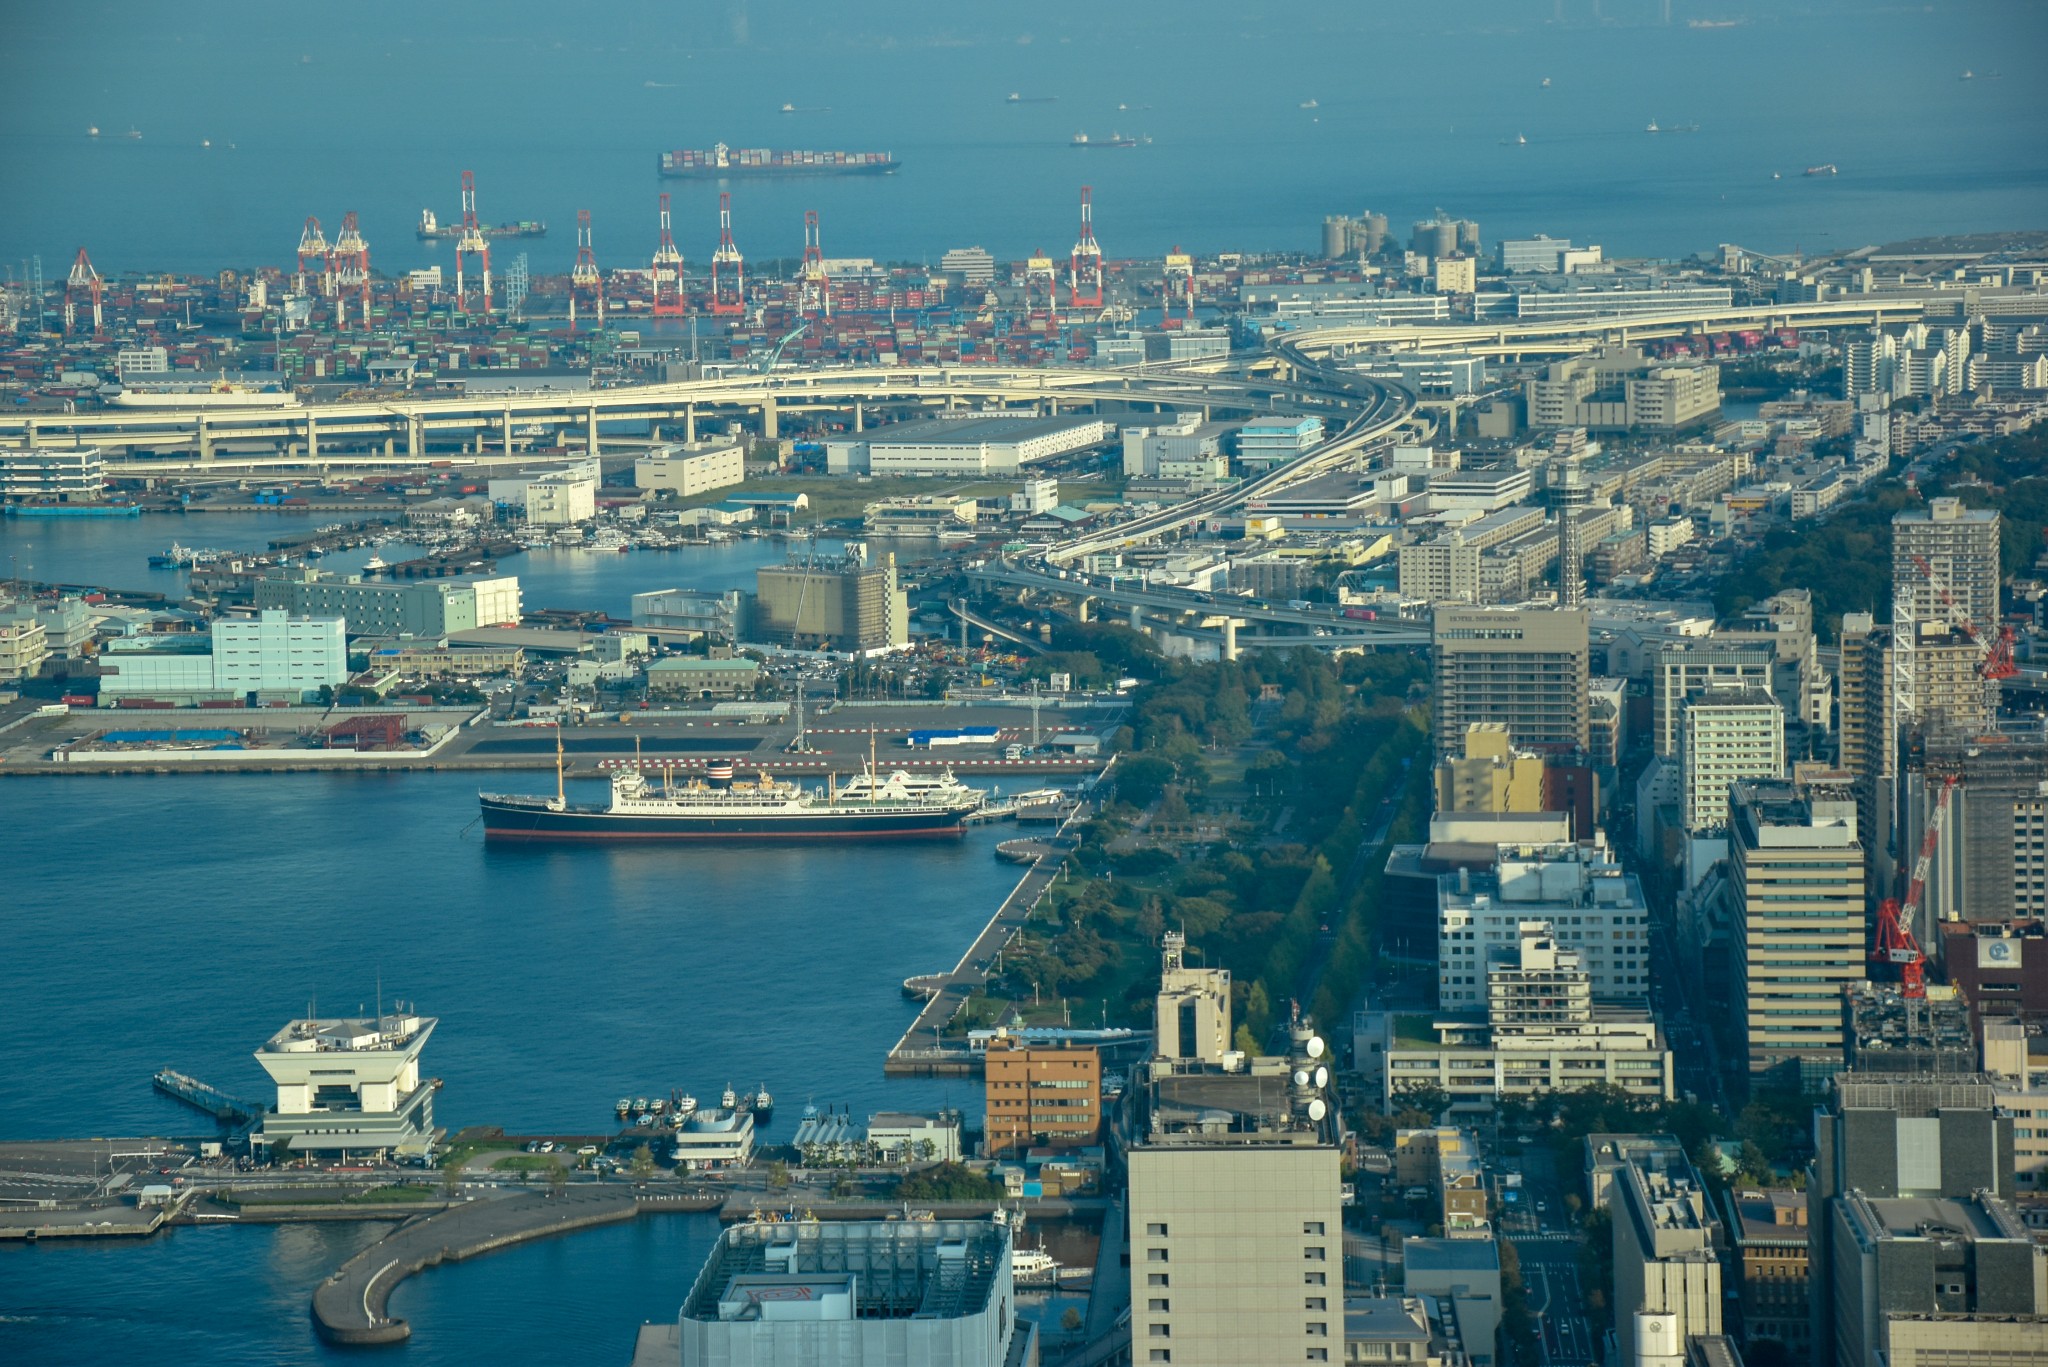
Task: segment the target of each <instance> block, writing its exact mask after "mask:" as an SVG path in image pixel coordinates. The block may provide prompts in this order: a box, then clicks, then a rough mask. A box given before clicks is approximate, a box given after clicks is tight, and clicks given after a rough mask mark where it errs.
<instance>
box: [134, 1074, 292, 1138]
mask: <svg viewBox="0 0 2048 1367" xmlns="http://www.w3.org/2000/svg"><path fill="white" fill-rule="evenodd" d="M151 1082H152V1083H153V1084H154V1085H155V1087H156V1089H157V1090H158V1091H159V1092H162V1093H163V1094H164V1095H165V1096H168V1097H172V1098H175V1099H176V1100H178V1101H182V1102H184V1103H185V1104H186V1105H187V1106H190V1107H192V1108H193V1109H194V1110H198V1111H204V1112H206V1114H208V1115H210V1116H212V1117H213V1118H214V1119H215V1120H217V1121H219V1122H220V1123H221V1124H223V1125H227V1126H231V1127H239V1126H246V1125H254V1124H256V1123H257V1122H258V1121H260V1120H262V1119H263V1114H264V1110H265V1107H264V1106H263V1103H262V1102H260V1101H244V1100H242V1099H241V1098H240V1097H233V1096H229V1095H228V1094H227V1093H226V1092H223V1091H221V1090H220V1089H219V1088H218V1087H214V1086H210V1085H209V1084H207V1083H204V1082H201V1081H200V1080H199V1079H198V1078H196V1077H188V1076H186V1075H185V1074H184V1073H181V1072H179V1071H178V1070H177V1069H175V1068H160V1069H158V1070H157V1074H156V1076H155V1077H154V1078H152V1079H151Z"/></svg>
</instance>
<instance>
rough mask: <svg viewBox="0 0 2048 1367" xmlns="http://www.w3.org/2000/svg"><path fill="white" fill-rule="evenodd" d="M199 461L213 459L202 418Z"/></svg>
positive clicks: (210, 443) (208, 432) (211, 434)
mask: <svg viewBox="0 0 2048 1367" xmlns="http://www.w3.org/2000/svg"><path fill="white" fill-rule="evenodd" d="M29 437H30V441H29V444H30V445H34V444H35V441H34V437H35V434H34V433H30V434H29ZM199 459H201V460H212V459H213V433H212V432H210V431H208V430H207V427H206V419H204V418H201V419H200V420H199Z"/></svg>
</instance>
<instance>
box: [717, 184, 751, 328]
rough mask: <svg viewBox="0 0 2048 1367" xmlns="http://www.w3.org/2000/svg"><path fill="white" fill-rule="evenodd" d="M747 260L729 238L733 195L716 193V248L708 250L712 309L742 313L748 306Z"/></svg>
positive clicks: (724, 312) (730, 236) (724, 192)
mask: <svg viewBox="0 0 2048 1367" xmlns="http://www.w3.org/2000/svg"><path fill="white" fill-rule="evenodd" d="M746 264H747V263H746V259H745V258H744V257H742V256H741V255H740V249H739V248H738V247H737V246H735V245H733V240H732V195H731V194H730V193H729V192H727V191H725V190H720V191H719V192H718V250H716V251H714V252H712V253H711V311H712V312H713V313H717V314H735V313H744V312H746V308H747V275H746Z"/></svg>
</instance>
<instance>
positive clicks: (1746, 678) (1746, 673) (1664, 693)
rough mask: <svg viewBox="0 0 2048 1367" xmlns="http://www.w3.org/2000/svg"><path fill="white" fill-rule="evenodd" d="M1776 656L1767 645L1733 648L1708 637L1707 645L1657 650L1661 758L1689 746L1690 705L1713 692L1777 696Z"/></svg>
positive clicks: (1655, 714)
mask: <svg viewBox="0 0 2048 1367" xmlns="http://www.w3.org/2000/svg"><path fill="white" fill-rule="evenodd" d="M1776 660H1777V654H1776V651H1775V650H1774V649H1773V648H1772V645H1771V643H1769V642H1766V641H1749V642H1744V643H1743V644H1740V645H1730V644H1726V643H1722V642H1717V641H1715V640H1714V639H1713V638H1712V637H1708V638H1706V639H1705V640H1703V641H1671V642H1667V643H1666V644H1664V645H1663V646H1660V647H1659V648H1658V650H1657V654H1656V658H1655V659H1654V661H1652V664H1651V671H1652V673H1651V680H1650V687H1651V693H1650V713H1651V715H1650V725H1651V728H1652V731H1653V734H1654V739H1653V741H1652V745H1653V748H1654V749H1655V750H1656V753H1657V755H1658V757H1659V758H1662V759H1674V758H1676V757H1677V756H1678V753H1679V748H1680V745H1681V743H1682V742H1683V740H1684V729H1685V705H1686V703H1687V701H1688V700H1690V699H1691V698H1692V697H1693V696H1694V695H1695V694H1698V693H1703V692H1705V691H1706V690H1707V689H1710V688H1727V687H1740V688H1758V689H1762V690H1763V691H1764V692H1766V693H1770V694H1771V695H1772V696H1774V697H1775V696H1776V695H1777V689H1776V683H1775V680H1776V673H1777V671H1776V668H1775V665H1776Z"/></svg>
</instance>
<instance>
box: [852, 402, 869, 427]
mask: <svg viewBox="0 0 2048 1367" xmlns="http://www.w3.org/2000/svg"><path fill="white" fill-rule="evenodd" d="M853 430H854V431H856V432H865V431H867V430H868V429H867V413H866V411H865V410H864V409H863V407H862V405H861V402H860V400H859V399H855V400H854V401H853Z"/></svg>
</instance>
